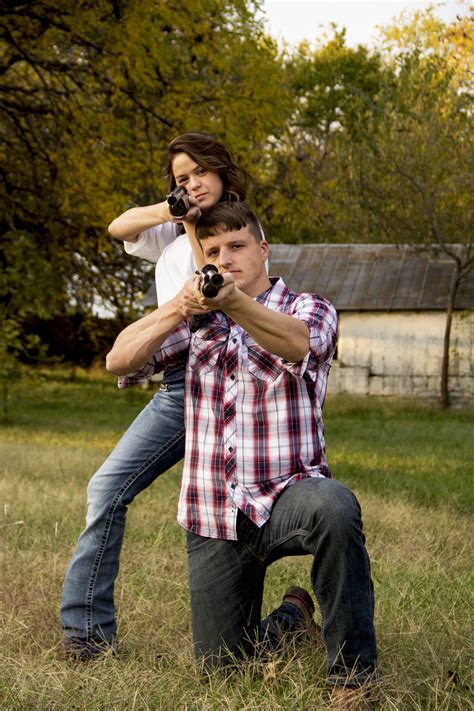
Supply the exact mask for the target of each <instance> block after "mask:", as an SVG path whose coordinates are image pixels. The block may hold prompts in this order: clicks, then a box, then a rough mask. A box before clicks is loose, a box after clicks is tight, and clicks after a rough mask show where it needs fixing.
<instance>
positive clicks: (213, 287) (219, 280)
mask: <svg viewBox="0 0 474 711" xmlns="http://www.w3.org/2000/svg"><path fill="white" fill-rule="evenodd" d="M198 274H199V275H200V276H201V277H202V280H203V281H202V286H201V293H202V295H203V296H205V297H207V298H208V299H213V298H214V296H217V294H218V293H219V289H220V288H221V287H222V286H223V285H224V277H223V276H222V274H219V271H218V269H217V267H215V266H214V264H205V265H204V266H203V268H202V269H201V271H200V272H198Z"/></svg>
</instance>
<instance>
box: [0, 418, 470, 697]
mask: <svg viewBox="0 0 474 711" xmlns="http://www.w3.org/2000/svg"><path fill="white" fill-rule="evenodd" d="M31 435H33V436H31ZM24 436H25V433H24V432H23V433H22V432H21V429H20V428H17V430H16V431H14V428H10V429H9V430H8V432H6V436H5V437H3V436H2V437H1V439H0V441H1V445H2V463H1V471H0V474H1V476H0V525H1V526H3V528H0V570H1V576H0V708H1V709H2V710H3V709H5V710H7V709H12V710H15V711H16V710H17V709H18V710H21V711H23V710H24V709H26V710H29V709H32V710H33V709H35V710H36V709H48V710H49V709H66V710H69V709H87V710H89V709H90V710H98V709H107V710H109V709H110V710H112V709H127V710H128V709H164V710H168V709H170V710H171V709H173V710H174V709H183V710H185V711H187V710H189V711H194V710H196V711H198V710H199V711H214V710H220V709H222V710H229V711H237V710H238V711H241V710H248V711H250V710H254V709H255V710H257V709H258V710H261V709H263V710H267V709H268V710H269V711H270V709H271V710H272V711H274V710H278V709H282V710H283V709H285V711H287V710H288V709H294V710H295V711H296V710H298V711H299V710H302V711H318V710H319V709H328V708H330V704H329V701H328V696H327V690H326V689H325V685H324V665H325V659H324V654H323V653H322V651H321V650H319V649H315V648H313V647H312V646H311V644H310V643H309V642H304V643H302V644H301V645H300V646H299V647H298V649H289V650H288V651H287V653H286V654H284V655H280V656H275V657H274V658H273V659H271V660H270V661H269V662H268V663H265V664H263V663H262V662H258V661H252V662H249V663H247V664H245V665H243V666H242V668H241V669H240V670H239V671H235V672H233V673H231V674H229V675H228V676H226V677H224V676H223V675H222V674H215V675H213V676H211V677H209V678H206V679H204V678H203V677H202V676H201V674H200V673H199V670H197V669H196V667H195V664H194V660H193V658H192V650H191V632H190V619H189V602H188V590H187V580H186V559H185V550H184V536H183V532H182V531H181V529H180V528H179V527H178V526H177V524H176V523H175V509H176V500H177V491H178V486H179V474H180V472H179V468H176V469H175V470H174V471H172V472H169V473H167V474H166V475H165V476H164V477H162V479H161V480H160V481H158V482H156V484H155V485H154V486H153V487H151V488H150V489H149V490H148V491H146V492H144V493H143V494H142V495H141V496H140V497H139V499H138V500H137V501H136V502H135V503H134V504H133V506H132V507H131V508H130V511H129V517H128V526H127V535H126V542H125V546H124V551H123V557H122V567H121V573H120V577H119V580H118V583H117V588H116V598H117V603H118V607H119V629H120V638H121V654H120V655H119V656H118V657H116V658H114V657H111V656H108V657H105V658H104V659H101V660H97V661H96V662H93V663H90V664H71V663H67V662H65V661H64V660H63V659H62V658H61V654H60V632H59V626H58V606H59V598H60V593H61V587H62V580H63V575H64V572H65V569H66V566H67V563H68V560H69V557H70V555H71V552H72V548H73V546H74V543H75V540H76V538H77V535H78V533H79V531H80V529H81V527H82V524H83V514H84V494H85V485H86V481H87V479H88V476H89V474H90V473H91V472H93V471H94V469H95V468H96V466H97V465H98V464H99V463H100V462H101V461H102V459H103V458H104V456H105V453H106V451H107V448H108V447H109V446H110V445H111V443H112V441H113V439H114V437H113V436H110V437H109V435H106V434H105V435H104V433H101V434H98V435H97V436H96V437H84V436H83V435H81V434H74V432H64V433H61V432H53V433H51V435H48V434H47V433H45V432H44V431H42V432H41V433H40V432H39V431H36V432H32V433H28V435H27V440H26V442H25V441H23V439H22V437H24ZM447 446H449V443H447ZM387 466H389V465H387ZM357 493H358V495H359V498H360V500H361V504H362V508H363V512H364V523H365V530H366V535H367V544H368V548H369V551H370V554H371V558H372V564H373V577H374V583H375V588H376V599H377V608H376V621H377V630H378V638H379V653H380V665H381V672H382V681H381V684H380V688H379V689H378V690H377V691H376V692H375V703H374V708H380V709H389V710H398V709H400V710H402V711H404V710H405V709H414V710H417V711H425V710H426V709H429V710H431V709H432V710H433V711H434V710H436V711H457V710H459V711H464V709H470V708H471V697H470V692H469V689H468V688H467V687H468V686H469V684H470V683H471V681H470V678H469V673H470V662H471V660H472V658H473V649H472V622H473V620H472V610H473V605H472V569H471V565H470V564H471V562H472V559H471V555H472V540H473V538H474V536H473V525H472V519H471V518H470V517H469V515H467V514H464V513H462V512H459V511H456V510H455V509H453V508H452V507H449V506H448V505H446V506H441V507H440V506H437V507H433V508H429V507H428V506H420V505H418V504H417V503H416V502H412V501H410V500H409V498H407V496H406V495H405V494H404V495H403V496H400V497H399V498H397V497H396V496H393V495H391V496H390V497H387V496H385V495H383V492H380V491H374V492H371V491H367V489H366V488H363V489H361V490H360V491H358V492H357ZM427 503H428V502H427ZM16 521H23V522H24V523H21V524H16V523H15V522H16ZM10 524H12V525H10ZM309 563H310V561H309V559H307V558H298V559H286V560H283V561H280V562H278V563H277V564H275V565H274V566H272V567H271V568H270V570H269V572H268V577H267V584H266V594H265V605H264V611H268V610H269V609H271V608H272V607H273V606H275V605H276V604H278V602H279V601H280V599H281V595H282V593H283V592H284V590H285V588H286V587H287V586H288V585H289V584H301V585H307V581H308V571H309Z"/></svg>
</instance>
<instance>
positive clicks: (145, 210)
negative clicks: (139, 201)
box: [108, 201, 171, 242]
mask: <svg viewBox="0 0 474 711" xmlns="http://www.w3.org/2000/svg"><path fill="white" fill-rule="evenodd" d="M170 220H171V215H170V211H169V208H168V203H167V202H166V201H165V202H159V203H157V204H156V205H147V206H145V207H132V208H130V210H126V211H125V212H123V213H122V214H121V215H119V216H118V217H116V218H115V220H112V222H111V223H110V225H109V228H108V229H109V233H110V234H111V235H112V237H115V238H116V239H120V240H123V241H127V242H136V240H137V237H138V235H139V234H140V232H143V231H144V230H147V229H149V228H150V227H154V226H155V225H161V224H163V223H164V222H169V221H170Z"/></svg>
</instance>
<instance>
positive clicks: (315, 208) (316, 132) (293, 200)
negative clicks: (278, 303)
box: [259, 30, 390, 242]
mask: <svg viewBox="0 0 474 711" xmlns="http://www.w3.org/2000/svg"><path fill="white" fill-rule="evenodd" d="M287 72H288V77H289V81H290V82H291V89H292V94H293V101H294V104H293V112H292V115H291V119H290V121H289V122H288V123H287V126H286V131H285V133H284V135H283V136H282V137H281V138H280V139H279V140H277V139H275V138H273V139H272V141H271V143H270V146H269V149H268V158H267V170H266V172H265V173H264V175H263V176H262V182H263V183H264V187H263V188H262V192H263V193H264V197H263V198H261V197H260V196H259V199H260V201H261V202H262V203H263V207H264V214H265V216H266V221H267V223H268V225H269V232H270V234H271V236H272V239H274V240H276V241H282V242H333V241H345V242H347V241H351V236H350V235H349V236H348V235H347V233H346V232H344V231H343V230H341V229H340V224H339V212H340V210H339V205H338V201H339V192H340V185H339V183H340V181H339V179H338V176H337V174H336V172H335V170H334V162H335V156H336V155H337V152H338V150H339V148H338V145H339V138H340V136H341V135H342V136H345V137H346V138H347V140H349V141H352V140H357V137H358V136H359V135H360V134H361V133H364V132H365V131H366V124H367V121H368V120H369V119H370V118H373V117H374V116H375V115H376V106H377V101H378V95H379V92H380V90H381V87H382V84H383V83H384V82H388V81H390V72H389V71H388V70H387V69H385V68H384V66H383V64H382V61H381V58H380V56H379V55H378V54H377V53H374V54H372V53H370V52H369V50H368V49H367V48H366V47H363V46H359V47H357V48H356V49H352V48H349V47H347V46H346V44H345V35H344V32H343V31H342V32H337V31H336V30H335V31H334V36H333V37H332V38H330V39H329V40H328V41H327V43H326V44H324V45H321V46H318V47H317V48H316V49H314V50H313V49H311V48H310V47H309V45H308V44H306V43H303V44H301V45H300V46H299V48H298V49H297V50H296V51H295V53H294V54H293V55H292V56H291V57H289V58H288V61H287Z"/></svg>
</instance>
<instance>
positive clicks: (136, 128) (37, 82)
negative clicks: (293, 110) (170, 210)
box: [0, 0, 288, 353]
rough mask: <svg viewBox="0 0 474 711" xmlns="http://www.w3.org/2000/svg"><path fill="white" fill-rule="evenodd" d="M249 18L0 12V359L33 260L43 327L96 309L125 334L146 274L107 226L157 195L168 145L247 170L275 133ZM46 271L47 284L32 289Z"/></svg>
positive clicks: (221, 11) (267, 65)
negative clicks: (202, 143)
mask: <svg viewBox="0 0 474 711" xmlns="http://www.w3.org/2000/svg"><path fill="white" fill-rule="evenodd" d="M257 8H258V3H257V2H253V1H252V0H232V1H231V2H227V1H224V0H189V2H187V3H186V5H183V4H182V3H181V2H178V1H177V0H174V1H173V0H170V1H167V2H164V1H157V0H96V1H94V2H92V1H91V0H83V2H81V3H76V2H73V1H72V0H62V1H61V2H58V1H57V0H33V1H32V2H25V1H22V0H13V1H11V2H9V3H7V4H6V5H4V6H3V7H2V9H1V10H0V30H1V34H0V53H1V57H2V60H3V61H2V70H1V74H0V102H1V105H2V119H1V131H2V137H3V139H4V140H3V143H2V148H1V149H0V150H1V157H2V158H3V160H2V168H1V170H0V178H1V180H0V200H1V203H2V208H3V210H2V214H3V217H2V221H1V231H2V236H3V239H4V240H5V244H6V245H7V248H6V249H5V250H4V252H3V262H4V265H5V268H6V269H7V270H8V273H9V278H8V280H7V282H5V284H4V289H5V293H4V294H3V295H2V298H4V299H5V300H6V302H7V303H8V304H9V307H8V310H6V311H5V312H4V313H5V314H7V315H6V316H5V318H6V319H7V320H8V319H10V320H11V319H13V320H12V321H11V323H12V324H13V323H15V324H17V325H16V326H15V327H14V328H8V327H7V325H6V321H4V324H3V332H2V338H3V339H4V343H5V344H6V345H5V348H6V350H7V351H8V350H9V349H10V351H11V352H12V353H13V352H15V348H16V347H18V344H17V346H13V340H12V338H13V337H12V336H8V334H12V333H14V332H16V330H17V329H18V324H20V322H21V318H22V315H24V312H23V310H22V308H20V302H19V301H18V300H15V299H13V298H11V296H12V294H13V293H15V294H18V293H19V292H21V290H22V289H24V285H23V283H22V276H21V273H22V269H26V268H29V260H30V259H32V256H31V255H32V254H34V259H35V267H34V269H35V272H36V273H37V274H38V286H39V285H40V284H41V288H42V289H43V295H42V300H43V301H44V304H45V308H46V307H47V308H46V311H47V312H48V313H50V314H51V315H53V314H54V313H60V312H64V311H67V310H69V311H70V310H75V309H77V310H80V311H81V312H88V311H91V310H92V309H93V308H97V305H98V304H101V305H102V306H106V307H107V308H108V309H109V310H111V311H112V312H113V313H115V314H116V315H117V316H118V318H119V319H121V321H122V322H123V323H125V322H127V320H128V319H130V317H132V316H133V315H134V314H135V313H136V312H137V301H138V298H139V295H140V293H143V292H144V291H145V290H146V287H147V286H148V283H149V280H150V269H146V268H145V267H144V266H143V263H140V262H138V261H134V260H133V259H130V258H129V257H128V256H126V255H124V254H123V249H122V247H121V245H119V244H118V243H116V242H114V241H113V240H110V239H109V237H108V235H107V232H106V226H107V224H108V223H109V222H110V221H111V219H112V218H113V217H115V216H116V215H117V214H118V213H119V212H121V211H123V210H124V209H126V208H127V207H130V206H132V205H134V204H139V205H140V204H149V203H151V202H154V201H157V200H158V199H159V198H160V196H164V194H165V192H166V183H165V180H164V178H163V175H162V173H163V168H164V164H165V156H166V146H167V144H168V142H169V141H170V140H171V138H173V137H174V136H176V135H177V134H179V133H181V132H184V131H186V130H192V129H198V130H204V131H209V132H211V133H213V134H214V135H216V136H217V137H221V138H223V139H224V140H225V141H226V142H227V143H228V145H229V146H230V148H231V150H232V152H233V154H234V157H235V158H236V160H238V161H239V162H241V163H242V164H243V165H244V167H247V168H248V169H250V170H252V168H253V160H254V159H253V156H254V155H259V154H260V153H261V150H260V147H261V146H262V145H263V143H264V142H265V140H266V136H267V134H268V133H269V132H271V133H273V134H274V135H278V134H279V132H281V130H282V126H283V125H284V122H285V119H286V116H287V114H286V111H287V103H288V102H287V95H286V94H285V91H284V86H285V83H284V81H283V78H281V80H280V75H281V77H283V75H282V71H281V63H280V60H279V57H278V52H277V48H276V45H274V44H273V43H272V42H271V41H270V40H269V39H268V38H266V37H265V35H264V33H263V30H262V23H261V21H257V20H256V19H255V12H256V10H257ZM275 85H279V86H280V92H279V93H278V95H276V96H275V92H274V89H273V87H274V86H275ZM23 238H24V239H23ZM13 244H16V245H19V246H21V245H26V244H28V249H29V250H30V253H29V254H26V253H25V254H24V253H23V252H22V251H21V249H11V248H10V247H11V245H13ZM12 260H13V261H12ZM17 267H18V268H17ZM49 271H51V273H52V274H53V275H54V279H51V280H48V279H42V277H40V275H42V274H43V273H44V274H46V273H49ZM35 303H36V302H35V300H33V301H31V302H30V306H29V309H28V315H33V313H34V308H35V306H34V304H35ZM15 305H16V306H15ZM15 309H16V311H15ZM45 313H46V312H44V311H42V310H41V309H39V307H38V314H39V315H42V316H44V315H45Z"/></svg>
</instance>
